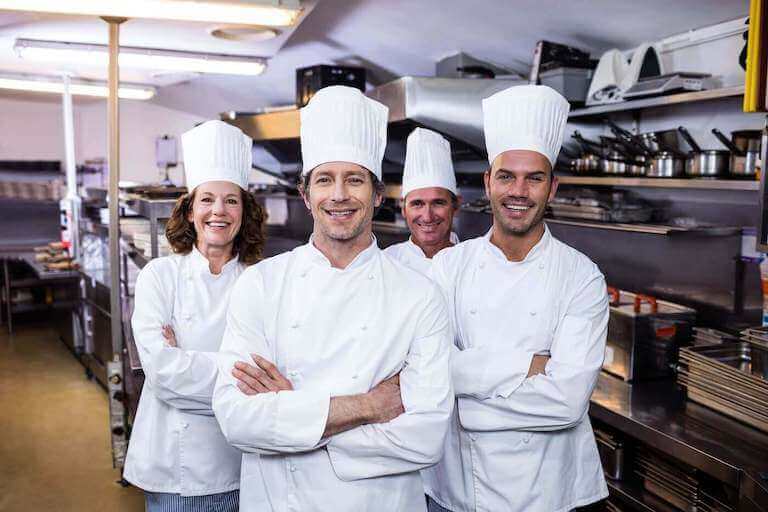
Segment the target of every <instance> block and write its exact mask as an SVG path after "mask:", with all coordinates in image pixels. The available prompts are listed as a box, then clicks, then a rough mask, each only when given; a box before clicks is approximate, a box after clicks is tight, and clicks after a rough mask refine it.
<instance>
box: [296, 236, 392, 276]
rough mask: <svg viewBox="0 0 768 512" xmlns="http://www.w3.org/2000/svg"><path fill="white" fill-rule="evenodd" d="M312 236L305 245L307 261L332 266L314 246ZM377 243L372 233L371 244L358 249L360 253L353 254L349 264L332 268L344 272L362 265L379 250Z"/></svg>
mask: <svg viewBox="0 0 768 512" xmlns="http://www.w3.org/2000/svg"><path fill="white" fill-rule="evenodd" d="M312 238H313V237H311V236H310V237H309V243H308V244H307V245H305V247H306V251H305V253H306V254H307V256H308V258H309V261H310V262H311V263H313V264H315V265H320V266H323V267H328V268H332V266H331V261H330V260H329V259H328V258H327V257H326V256H325V254H323V253H322V252H321V251H320V249H318V248H317V247H315V242H314V241H313V240H312ZM379 250H380V249H379V245H378V242H377V240H376V237H375V236H374V235H371V244H370V245H369V246H368V247H366V248H365V249H363V250H362V251H360V253H359V254H358V255H357V256H355V259H353V260H352V261H351V262H350V263H349V265H347V266H346V267H345V268H343V269H338V268H337V269H334V270H337V271H339V272H345V271H347V270H352V269H354V268H358V267H362V266H363V265H365V264H366V263H368V262H369V261H371V260H372V259H373V257H374V256H375V255H376V254H378V252H379Z"/></svg>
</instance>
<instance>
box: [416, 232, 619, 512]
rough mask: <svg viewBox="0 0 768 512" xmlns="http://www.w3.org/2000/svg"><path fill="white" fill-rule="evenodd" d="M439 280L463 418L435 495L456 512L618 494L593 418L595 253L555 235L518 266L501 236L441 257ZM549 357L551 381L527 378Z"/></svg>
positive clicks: (599, 298) (604, 306)
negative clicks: (452, 333) (606, 473)
mask: <svg viewBox="0 0 768 512" xmlns="http://www.w3.org/2000/svg"><path fill="white" fill-rule="evenodd" d="M433 259H434V262H433V267H432V273H433V276H434V278H435V280H436V281H437V282H438V283H439V284H440V285H441V287H442V288H443V289H444V291H445V293H446V298H447V300H448V303H449V304H448V307H449V309H450V310H451V311H452V312H453V321H454V322H455V326H454V328H455V329H456V333H457V335H456V345H457V346H456V347H455V350H454V352H453V354H452V360H451V364H452V372H453V385H454V388H455V392H456V397H457V407H456V414H455V415H454V418H453V419H454V421H453V423H452V428H451V431H450V432H449V434H448V438H447V441H446V452H445V457H444V458H443V460H442V461H441V462H440V463H439V464H438V465H437V466H434V467H433V468H430V469H427V470H425V471H423V474H424V477H425V478H424V480H425V487H426V490H427V493H428V494H429V495H430V496H432V497H433V498H434V499H435V500H436V501H437V502H439V503H441V504H442V505H443V506H444V507H447V508H448V509H450V510H452V511H454V512H470V511H472V512H475V511H490V512H501V511H515V512H517V511H520V512H523V511H536V512H555V511H568V510H571V509H573V508H575V507H579V506H583V505H587V504H589V503H592V502H594V501H597V500H599V499H602V498H604V497H605V496H607V495H608V489H607V486H606V484H605V479H604V478H603V473H602V469H601V466H600V459H599V457H598V453H597V446H596V444H595V439H594V435H593V432H592V427H591V425H590V422H589V418H588V416H587V411H588V407H589V399H590V396H591V394H592V390H593V388H594V386H595V383H596V381H597V377H598V373H599V371H600V367H601V365H602V361H603V354H604V350H605V338H606V331H607V325H608V299H607V295H606V286H605V280H604V278H603V275H602V274H601V273H600V270H599V269H598V268H597V266H596V265H595V264H594V263H592V262H591V261H590V260H589V259H588V258H587V257H586V256H584V255H583V254H581V253H579V252H578V251H576V250H575V249H573V248H571V247H569V246H567V245H565V244H563V243H562V242H560V241H558V240H557V239H555V238H554V237H552V235H551V234H550V233H549V229H546V230H545V233H544V236H543V237H542V239H541V240H540V241H539V243H538V244H537V245H536V246H534V247H533V249H532V250H531V251H530V252H529V253H528V255H527V256H526V258H525V259H524V260H523V261H521V262H510V261H508V260H507V259H506V257H505V256H504V254H503V253H502V251H501V250H500V249H499V248H498V247H496V246H495V245H493V244H492V243H491V242H490V233H488V234H487V235H486V236H484V237H480V238H476V239H473V240H469V241H466V242H464V243H462V244H459V245H457V246H455V247H452V248H449V249H445V250H443V251H440V252H439V253H438V254H437V255H436V256H435V258H433ZM544 350H549V351H550V352H551V359H550V360H549V362H548V363H547V365H546V375H535V376H533V377H531V378H526V375H527V372H528V369H529V367H530V363H531V359H532V357H533V355H534V354H535V353H536V352H540V351H544Z"/></svg>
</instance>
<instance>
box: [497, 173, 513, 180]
mask: <svg viewBox="0 0 768 512" xmlns="http://www.w3.org/2000/svg"><path fill="white" fill-rule="evenodd" d="M511 178H512V175H511V174H499V175H497V176H496V179H497V180H499V181H506V180H509V179H511Z"/></svg>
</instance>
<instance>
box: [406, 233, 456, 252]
mask: <svg viewBox="0 0 768 512" xmlns="http://www.w3.org/2000/svg"><path fill="white" fill-rule="evenodd" d="M450 239H451V243H452V244H453V245H456V244H458V243H460V242H461V240H459V235H457V234H456V233H454V232H453V231H451V236H450ZM405 244H406V247H408V249H409V250H411V251H413V252H415V253H416V254H418V255H420V256H421V257H423V258H426V257H427V255H426V254H424V251H423V250H422V248H421V247H419V246H418V245H416V243H415V242H414V241H413V237H412V236H411V237H408V240H407V241H406V242H405Z"/></svg>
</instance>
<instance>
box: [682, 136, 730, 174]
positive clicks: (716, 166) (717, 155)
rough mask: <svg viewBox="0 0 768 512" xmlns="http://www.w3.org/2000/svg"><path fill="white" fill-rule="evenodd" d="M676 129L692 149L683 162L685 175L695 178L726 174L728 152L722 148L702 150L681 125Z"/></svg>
mask: <svg viewBox="0 0 768 512" xmlns="http://www.w3.org/2000/svg"><path fill="white" fill-rule="evenodd" d="M678 131H679V132H680V134H681V135H682V136H683V138H684V139H685V141H686V142H687V143H688V145H689V146H691V148H692V149H693V151H691V153H690V154H689V155H688V160H687V161H686V163H685V174H686V175H688V176H691V177H696V178H717V177H720V176H725V175H726V174H728V166H729V164H730V157H731V153H730V152H728V151H723V150H722V149H707V150H702V149H701V146H699V145H698V144H697V143H696V141H695V140H694V139H693V137H692V136H691V134H690V133H688V130H686V129H685V128H684V127H683V126H680V127H679V128H678Z"/></svg>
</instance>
